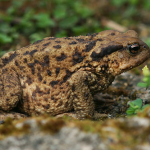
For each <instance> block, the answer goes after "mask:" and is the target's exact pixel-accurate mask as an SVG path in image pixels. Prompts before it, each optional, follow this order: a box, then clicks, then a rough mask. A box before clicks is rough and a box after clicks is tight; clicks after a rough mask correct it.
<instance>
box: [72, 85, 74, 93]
mask: <svg viewBox="0 0 150 150" xmlns="http://www.w3.org/2000/svg"><path fill="white" fill-rule="evenodd" d="M74 91H75V85H74V84H73V85H72V92H74Z"/></svg>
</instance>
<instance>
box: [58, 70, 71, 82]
mask: <svg viewBox="0 0 150 150" xmlns="http://www.w3.org/2000/svg"><path fill="white" fill-rule="evenodd" d="M72 74H73V73H72V72H70V71H69V70H66V75H65V77H64V78H63V81H61V82H60V84H62V83H65V82H66V81H67V80H68V79H69V78H70V77H71V75H72Z"/></svg>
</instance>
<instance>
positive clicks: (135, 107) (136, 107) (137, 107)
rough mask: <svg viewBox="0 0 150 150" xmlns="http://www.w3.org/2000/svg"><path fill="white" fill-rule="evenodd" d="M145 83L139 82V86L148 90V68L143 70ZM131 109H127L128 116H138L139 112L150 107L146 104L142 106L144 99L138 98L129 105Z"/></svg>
mask: <svg viewBox="0 0 150 150" xmlns="http://www.w3.org/2000/svg"><path fill="white" fill-rule="evenodd" d="M143 75H144V78H143V82H139V83H138V86H140V87H145V88H148V87H149V86H150V70H149V69H148V67H147V66H145V67H144V68H143ZM129 105H130V107H129V108H128V109H127V111H126V113H127V116H131V115H136V114H137V112H138V111H143V110H144V109H145V108H146V107H148V106H150V105H149V104H146V105H144V106H142V99H140V98H138V99H136V100H134V101H132V102H130V103H129Z"/></svg>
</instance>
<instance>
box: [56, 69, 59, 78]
mask: <svg viewBox="0 0 150 150" xmlns="http://www.w3.org/2000/svg"><path fill="white" fill-rule="evenodd" d="M59 72H60V68H56V76H58V74H59Z"/></svg>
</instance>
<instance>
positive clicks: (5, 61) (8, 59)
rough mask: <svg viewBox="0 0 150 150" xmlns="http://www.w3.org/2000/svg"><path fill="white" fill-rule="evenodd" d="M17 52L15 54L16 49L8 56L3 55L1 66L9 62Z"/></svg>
mask: <svg viewBox="0 0 150 150" xmlns="http://www.w3.org/2000/svg"><path fill="white" fill-rule="evenodd" d="M17 55H18V54H16V51H15V52H14V53H13V54H11V55H10V56H9V57H8V58H7V57H5V58H3V59H2V62H3V66H5V65H6V64H7V63H9V62H11V61H12V60H13V59H14V58H15V57H16V56H17Z"/></svg>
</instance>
